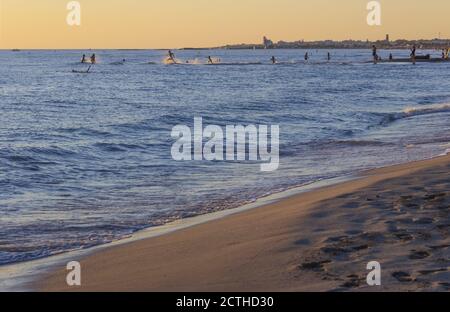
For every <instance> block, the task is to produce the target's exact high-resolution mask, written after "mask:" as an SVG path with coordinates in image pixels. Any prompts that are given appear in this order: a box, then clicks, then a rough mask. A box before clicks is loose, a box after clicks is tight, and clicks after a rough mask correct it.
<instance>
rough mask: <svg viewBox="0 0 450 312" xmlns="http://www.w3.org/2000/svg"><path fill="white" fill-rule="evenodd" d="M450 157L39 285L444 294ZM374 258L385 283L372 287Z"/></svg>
mask: <svg viewBox="0 0 450 312" xmlns="http://www.w3.org/2000/svg"><path fill="white" fill-rule="evenodd" d="M449 171H450V156H448V155H447V156H442V157H437V158H433V159H429V160H424V161H417V162H409V163H406V164H402V165H395V166H390V167H384V168H381V169H375V170H370V171H366V172H364V173H363V175H362V177H361V178H358V179H355V180H350V181H347V182H343V183H339V184H336V185H331V186H325V187H321V188H318V189H316V190H313V191H310V192H305V193H302V194H298V195H294V196H291V197H289V198H286V199H282V200H279V201H277V202H275V203H271V204H268V205H265V206H262V207H259V208H255V209H252V210H249V211H245V212H241V213H238V214H234V215H230V216H227V217H224V218H221V219H218V220H213V221H210V222H207V223H204V224H200V225H196V226H193V227H190V228H187V229H183V230H179V231H176V232H173V233H170V234H166V235H163V236H160V237H154V238H149V239H143V240H139V241H135V242H131V243H128V244H124V245H121V246H116V247H110V248H106V249H103V250H100V251H97V252H93V253H92V254H90V255H87V256H84V257H82V258H81V259H78V260H79V261H80V264H81V274H82V285H81V286H80V287H68V286H67V285H66V274H67V271H66V268H65V265H62V266H61V267H60V269H55V270H53V271H51V272H48V273H46V274H44V275H41V276H40V277H39V278H38V279H37V280H36V281H35V282H33V283H32V284H31V285H30V287H31V288H32V289H34V290H38V291H83V292H84V291H85V292H91V291H170V292H172V291H183V292H186V291H194V292H195V291H262V292H266V291H446V290H449V288H450V284H449V283H448V281H449V280H450V273H449V265H450V238H449V225H450V223H449V219H448V218H449V212H450V210H449V208H450V180H449V179H448V172H449ZM371 261H377V262H379V263H380V265H381V286H374V287H370V286H368V285H367V283H366V275H367V274H368V273H369V271H368V270H367V269H366V266H367V264H368V263H369V262H371Z"/></svg>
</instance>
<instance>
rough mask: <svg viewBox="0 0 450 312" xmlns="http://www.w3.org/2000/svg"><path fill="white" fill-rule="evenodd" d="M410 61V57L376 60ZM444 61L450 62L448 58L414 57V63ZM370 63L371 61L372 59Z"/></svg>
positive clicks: (382, 61) (390, 61) (384, 61)
mask: <svg viewBox="0 0 450 312" xmlns="http://www.w3.org/2000/svg"><path fill="white" fill-rule="evenodd" d="M412 62H413V60H412V58H410V57H408V58H398V59H391V60H390V59H387V60H380V61H378V63H412ZM444 62H450V59H444V58H424V57H416V63H444ZM370 63H373V61H372V62H370Z"/></svg>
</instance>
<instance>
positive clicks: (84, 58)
mask: <svg viewBox="0 0 450 312" xmlns="http://www.w3.org/2000/svg"><path fill="white" fill-rule="evenodd" d="M86 62H87V61H86V54H83V57H82V58H81V63H82V64H84V63H86Z"/></svg>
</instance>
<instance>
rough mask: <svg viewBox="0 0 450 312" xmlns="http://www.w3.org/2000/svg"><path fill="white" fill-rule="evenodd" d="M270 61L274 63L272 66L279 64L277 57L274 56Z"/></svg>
mask: <svg viewBox="0 0 450 312" xmlns="http://www.w3.org/2000/svg"><path fill="white" fill-rule="evenodd" d="M270 60H271V61H272V64H276V63H277V59H276V58H275V56H272V57H271V58H270Z"/></svg>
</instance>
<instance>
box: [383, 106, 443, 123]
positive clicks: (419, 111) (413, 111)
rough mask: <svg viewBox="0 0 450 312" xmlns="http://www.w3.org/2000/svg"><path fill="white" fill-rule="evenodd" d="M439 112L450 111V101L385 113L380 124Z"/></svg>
mask: <svg viewBox="0 0 450 312" xmlns="http://www.w3.org/2000/svg"><path fill="white" fill-rule="evenodd" d="M438 113H450V103H444V104H432V105H425V106H420V107H407V108H405V109H404V110H403V112H399V113H389V114H385V115H384V118H383V119H382V121H381V122H380V125H387V124H389V123H392V122H394V121H397V120H401V119H405V118H410V117H416V116H423V115H430V114H438Z"/></svg>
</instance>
